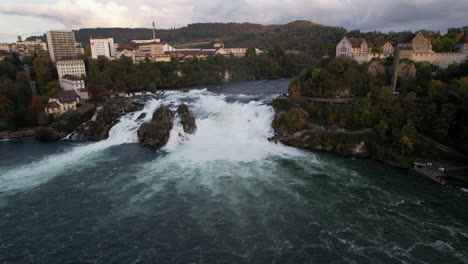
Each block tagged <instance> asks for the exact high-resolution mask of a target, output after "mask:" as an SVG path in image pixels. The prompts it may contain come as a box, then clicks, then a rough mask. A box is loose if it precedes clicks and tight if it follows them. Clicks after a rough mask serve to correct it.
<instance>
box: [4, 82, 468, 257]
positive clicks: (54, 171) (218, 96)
mask: <svg viewBox="0 0 468 264" xmlns="http://www.w3.org/2000/svg"><path fill="white" fill-rule="evenodd" d="M288 82H289V80H287V79H282V80H271V81H261V82H246V83H231V84H223V85H217V86H208V87H197V89H192V90H190V91H189V92H180V91H167V92H164V93H162V94H160V95H158V96H150V98H147V99H145V100H146V101H145V102H146V106H145V108H144V109H143V110H142V111H139V112H136V113H131V114H127V115H126V116H123V117H121V119H120V122H119V123H118V124H117V125H115V126H114V127H113V128H112V129H111V131H110V137H109V139H107V140H104V141H101V142H93V143H89V142H75V141H66V140H62V141H59V142H54V143H43V142H38V141H36V140H34V139H30V138H24V139H19V140H12V141H2V142H0V263H468V193H464V192H463V191H462V190H461V189H459V188H456V187H450V186H449V187H441V186H439V185H437V184H435V183H434V182H432V181H430V180H428V179H426V178H423V177H421V176H419V175H417V174H415V173H413V172H411V171H408V170H403V169H398V168H394V167H390V166H387V165H384V164H381V163H376V162H373V161H369V160H360V159H353V158H346V157H340V156H337V155H334V154H330V153H322V152H310V151H304V150H300V149H296V148H292V147H288V146H284V145H281V144H275V143H273V142H269V141H268V140H267V138H268V137H270V136H272V135H273V130H272V128H271V121H272V119H273V116H274V112H273V109H272V108H271V106H269V105H268V103H269V102H270V101H271V100H272V99H273V98H274V97H275V96H278V95H279V94H281V93H284V92H286V90H287V85H288ZM181 102H184V103H187V104H188V105H189V109H190V112H191V113H192V114H193V115H194V116H195V117H196V125H197V127H198V128H197V131H196V133H195V134H193V135H186V134H184V133H183V130H182V129H181V127H180V126H176V127H175V128H174V129H173V130H172V132H171V137H170V140H169V143H168V145H167V146H166V147H164V148H162V149H159V150H155V149H151V148H147V147H143V146H141V145H140V144H139V143H138V142H137V141H138V139H137V137H136V130H137V128H138V127H139V125H140V124H141V122H143V121H144V120H138V119H137V117H138V116H139V115H140V114H141V113H143V112H144V113H152V112H153V111H154V110H155V109H157V107H159V106H160V105H162V104H164V105H172V107H176V106H177V105H178V104H180V103H181ZM150 116H151V114H149V115H147V117H146V119H148V118H150Z"/></svg>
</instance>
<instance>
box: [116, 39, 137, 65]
mask: <svg viewBox="0 0 468 264" xmlns="http://www.w3.org/2000/svg"><path fill="white" fill-rule="evenodd" d="M115 57H116V58H117V59H119V58H121V57H128V58H131V59H132V61H133V63H135V48H134V47H133V46H132V44H128V43H119V46H118V47H117V50H116V52H115Z"/></svg>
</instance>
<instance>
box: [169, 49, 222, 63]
mask: <svg viewBox="0 0 468 264" xmlns="http://www.w3.org/2000/svg"><path fill="white" fill-rule="evenodd" d="M166 54H167V55H169V56H170V57H171V58H172V57H177V58H179V59H180V60H182V61H183V60H185V59H187V58H194V57H197V58H200V59H204V58H206V57H208V56H210V55H211V56H214V55H217V54H221V55H229V53H227V52H226V50H224V48H217V49H176V50H175V51H166Z"/></svg>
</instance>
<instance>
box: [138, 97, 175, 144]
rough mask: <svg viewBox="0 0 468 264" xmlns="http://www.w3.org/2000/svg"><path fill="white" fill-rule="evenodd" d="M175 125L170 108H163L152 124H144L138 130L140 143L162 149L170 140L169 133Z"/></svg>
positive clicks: (154, 114)
mask: <svg viewBox="0 0 468 264" xmlns="http://www.w3.org/2000/svg"><path fill="white" fill-rule="evenodd" d="M173 124H174V113H173V112H172V111H171V110H170V109H169V107H168V106H161V107H160V108H159V109H158V110H156V112H154V113H153V117H152V119H151V121H150V122H147V123H144V124H142V125H141V127H140V128H139V129H138V138H139V139H140V142H143V144H145V145H147V146H152V147H162V146H164V145H166V143H167V141H168V140H169V133H170V131H171V129H172V126H173Z"/></svg>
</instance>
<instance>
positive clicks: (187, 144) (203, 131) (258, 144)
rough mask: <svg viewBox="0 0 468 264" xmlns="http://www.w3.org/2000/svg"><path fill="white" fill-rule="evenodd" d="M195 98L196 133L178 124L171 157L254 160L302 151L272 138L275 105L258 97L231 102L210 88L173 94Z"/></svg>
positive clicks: (171, 142) (179, 98)
mask: <svg viewBox="0 0 468 264" xmlns="http://www.w3.org/2000/svg"><path fill="white" fill-rule="evenodd" d="M184 99H191V100H193V99H195V101H194V102H192V103H191V104H190V110H191V112H192V113H193V114H194V115H195V117H196V125H197V130H196V133H195V134H193V135H186V134H185V133H181V127H177V126H176V127H175V129H173V133H171V137H170V140H169V144H168V147H167V148H166V149H167V150H168V151H169V152H170V155H168V156H167V157H165V158H166V159H170V160H171V161H177V162H182V163H188V162H190V163H199V162H207V161H216V160H218V161H219V160H224V161H233V162H252V161H261V160H264V159H266V158H267V157H269V156H298V155H301V151H299V150H297V149H294V148H290V147H286V146H283V145H281V144H275V143H273V142H270V141H268V138H269V137H271V136H273V134H274V131H273V129H272V127H271V122H272V120H273V117H274V111H273V108H272V107H271V106H268V105H265V104H263V103H261V102H258V101H250V102H248V103H240V102H232V103H228V102H226V100H225V96H224V95H215V94H212V93H209V92H207V91H204V90H201V91H199V90H198V91H193V92H189V93H179V94H173V95H171V96H169V97H168V100H171V101H173V102H180V101H184Z"/></svg>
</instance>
